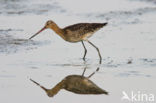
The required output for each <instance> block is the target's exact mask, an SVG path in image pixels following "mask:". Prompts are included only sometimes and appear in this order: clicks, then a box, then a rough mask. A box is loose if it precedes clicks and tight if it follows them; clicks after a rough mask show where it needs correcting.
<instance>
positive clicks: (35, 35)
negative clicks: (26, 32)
mask: <svg viewBox="0 0 156 103" xmlns="http://www.w3.org/2000/svg"><path fill="white" fill-rule="evenodd" d="M45 29H46V27H43V28H42V29H41V30H40V31H38V32H37V33H36V34H34V35H33V36H31V37H30V38H29V39H32V38H33V37H35V36H36V35H38V34H39V33H40V32H42V31H43V30H45Z"/></svg>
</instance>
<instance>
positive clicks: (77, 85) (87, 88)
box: [30, 68, 108, 97]
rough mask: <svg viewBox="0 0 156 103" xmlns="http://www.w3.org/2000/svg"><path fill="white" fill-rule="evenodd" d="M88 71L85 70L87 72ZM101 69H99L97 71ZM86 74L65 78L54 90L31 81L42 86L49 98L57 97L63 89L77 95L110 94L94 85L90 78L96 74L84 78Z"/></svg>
mask: <svg viewBox="0 0 156 103" xmlns="http://www.w3.org/2000/svg"><path fill="white" fill-rule="evenodd" d="M85 70H86V69H84V72H85ZM98 70H99V68H98V69H97V71H98ZM84 72H83V74H82V75H69V76H67V77H65V78H64V79H63V80H62V81H61V82H59V83H58V84H57V85H56V86H55V87H54V88H52V89H46V88H45V87H43V86H41V85H40V84H39V83H37V82H35V81H34V80H32V79H30V80H31V81H32V82H34V83H35V84H37V85H38V86H40V87H41V88H42V89H43V90H44V91H45V92H46V93H47V95H48V96H49V97H53V96H54V95H56V94H57V93H58V92H59V91H60V90H61V89H65V90H67V91H70V92H73V93H76V94H106V95H108V92H107V91H105V90H103V89H101V88H100V87H98V86H97V85H96V84H95V83H93V82H92V81H91V80H89V78H90V77H91V76H93V75H94V74H95V72H93V73H92V74H91V75H89V76H88V77H84Z"/></svg>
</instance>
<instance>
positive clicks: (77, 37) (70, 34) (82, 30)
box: [29, 20, 107, 64]
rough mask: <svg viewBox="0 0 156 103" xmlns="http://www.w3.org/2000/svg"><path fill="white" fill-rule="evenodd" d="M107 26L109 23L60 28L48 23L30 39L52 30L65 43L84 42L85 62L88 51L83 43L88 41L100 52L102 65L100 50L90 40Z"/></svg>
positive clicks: (50, 21) (53, 23)
mask: <svg viewBox="0 0 156 103" xmlns="http://www.w3.org/2000/svg"><path fill="white" fill-rule="evenodd" d="M105 25H107V23H78V24H74V25H70V26H67V27H65V28H63V29H62V28H60V27H59V26H58V25H57V24H56V23H55V22H53V21H52V20H49V21H47V23H46V25H45V26H44V27H43V28H42V29H41V30H40V31H39V32H37V33H36V34H34V35H33V36H31V37H30V38H29V39H32V38H33V37H35V36H36V35H38V34H39V33H40V32H42V31H43V30H45V29H48V28H50V29H52V30H53V31H54V32H55V33H56V34H58V35H59V36H60V37H61V38H63V39H64V40H65V41H68V42H72V43H75V42H82V44H83V47H84V49H85V54H84V56H83V60H85V56H86V53H87V49H86V47H85V45H84V43H83V41H87V42H88V43H89V44H91V45H92V46H93V47H94V48H96V50H97V51H98V55H99V58H100V61H99V63H100V64H101V61H102V57H101V54H100V51H99V49H98V48H97V47H96V46H95V45H94V44H93V43H91V42H90V41H89V40H88V38H89V37H91V36H92V35H93V34H94V33H95V32H96V31H97V30H99V29H100V28H102V27H103V26H105Z"/></svg>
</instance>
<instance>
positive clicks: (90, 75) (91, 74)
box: [88, 67, 100, 78]
mask: <svg viewBox="0 0 156 103" xmlns="http://www.w3.org/2000/svg"><path fill="white" fill-rule="evenodd" d="M99 69H100V68H99V67H98V68H97V69H96V71H95V72H93V73H92V74H90V75H89V76H88V78H90V77H92V76H93V75H94V74H95V73H96V72H97V71H99Z"/></svg>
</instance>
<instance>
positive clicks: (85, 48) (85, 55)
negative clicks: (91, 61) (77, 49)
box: [81, 41, 87, 61]
mask: <svg viewBox="0 0 156 103" xmlns="http://www.w3.org/2000/svg"><path fill="white" fill-rule="evenodd" d="M81 42H82V45H83V47H84V50H85V53H84V56H83V60H84V61H85V57H86V54H87V49H86V47H85V45H84V43H83V41H81Z"/></svg>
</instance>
